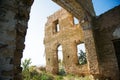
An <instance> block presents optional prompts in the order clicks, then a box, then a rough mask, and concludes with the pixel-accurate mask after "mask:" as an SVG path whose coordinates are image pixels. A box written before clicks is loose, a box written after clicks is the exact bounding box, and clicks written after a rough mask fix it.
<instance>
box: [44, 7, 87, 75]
mask: <svg viewBox="0 0 120 80" xmlns="http://www.w3.org/2000/svg"><path fill="white" fill-rule="evenodd" d="M83 37H84V36H83V30H82V27H81V26H80V25H79V24H74V21H73V16H72V15H71V14H70V13H68V12H67V11H66V10H64V9H61V10H59V11H58V12H56V13H55V14H53V15H51V16H49V17H48V22H47V23H46V26H45V40H44V43H45V52H46V62H47V66H46V70H47V71H49V72H52V73H54V74H57V73H58V68H59V66H58V51H57V49H58V47H59V46H60V45H61V46H62V49H63V51H62V52H63V63H64V66H65V70H66V71H67V72H68V73H77V74H80V73H81V72H82V73H88V69H87V65H85V66H84V67H85V68H86V69H83V70H82V67H81V68H80V66H77V65H78V56H77V45H78V44H80V43H83V42H84V38H83ZM84 67H83V68H84Z"/></svg>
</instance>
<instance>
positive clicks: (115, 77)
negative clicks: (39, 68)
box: [44, 0, 120, 80]
mask: <svg viewBox="0 0 120 80" xmlns="http://www.w3.org/2000/svg"><path fill="white" fill-rule="evenodd" d="M86 1H87V0H86ZM64 2H66V4H67V3H68V2H67V1H64ZM57 3H58V4H60V5H61V6H62V7H65V8H66V9H67V11H68V12H70V13H72V14H74V15H75V16H76V17H77V18H78V19H79V21H80V22H79V24H78V27H75V26H76V25H75V24H74V21H73V16H72V15H71V14H70V13H68V12H66V11H64V10H63V9H62V10H59V11H58V12H56V13H54V14H53V15H51V16H49V17H48V21H47V23H46V25H45V40H44V43H45V52H46V62H47V66H46V70H47V71H48V72H52V73H58V51H57V47H58V46H59V45H61V46H62V49H63V63H64V66H65V71H66V73H72V74H77V75H88V74H92V75H93V76H94V78H95V79H97V78H99V79H100V80H103V79H112V80H119V75H120V74H119V72H120V71H119V68H120V67H119V66H120V58H119V56H120V6H118V7H115V8H114V9H111V10H110V11H108V12H106V13H104V14H102V15H100V16H98V17H96V16H95V14H93V13H94V10H93V9H90V10H88V9H85V10H82V9H83V8H84V6H74V7H75V9H76V7H79V8H80V9H81V11H82V12H81V13H80V14H84V15H82V16H81V15H80V16H78V14H77V13H75V12H74V11H73V12H71V11H72V10H71V8H69V6H66V5H65V3H64V5H63V2H61V3H62V4H61V3H60V1H58V2H57ZM72 4H77V3H75V1H73V3H68V5H72ZM90 6H91V5H90ZM74 7H73V9H74ZM90 8H91V7H90ZM91 10H93V12H91ZM85 11H86V12H85ZM58 24H59V29H60V30H59V31H58V30H57V27H58V26H57V25H58ZM83 42H84V43H85V47H86V52H87V62H88V63H87V65H84V66H80V65H78V64H77V63H78V60H77V59H78V58H77V51H76V45H77V44H80V43H83Z"/></svg>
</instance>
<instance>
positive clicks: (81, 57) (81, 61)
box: [78, 50, 87, 65]
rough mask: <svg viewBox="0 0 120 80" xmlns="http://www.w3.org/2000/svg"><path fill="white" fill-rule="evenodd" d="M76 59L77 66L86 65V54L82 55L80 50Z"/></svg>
mask: <svg viewBox="0 0 120 80" xmlns="http://www.w3.org/2000/svg"><path fill="white" fill-rule="evenodd" d="M78 58H79V64H81V65H83V64H86V63H87V59H86V53H84V52H83V51H82V50H80V53H78Z"/></svg>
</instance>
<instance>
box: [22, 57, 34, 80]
mask: <svg viewBox="0 0 120 80" xmlns="http://www.w3.org/2000/svg"><path fill="white" fill-rule="evenodd" d="M31 63H32V62H31V59H30V58H29V59H25V60H24V61H23V62H22V67H23V71H22V74H23V79H24V80H30V79H31V77H30V71H29V66H30V64H31Z"/></svg>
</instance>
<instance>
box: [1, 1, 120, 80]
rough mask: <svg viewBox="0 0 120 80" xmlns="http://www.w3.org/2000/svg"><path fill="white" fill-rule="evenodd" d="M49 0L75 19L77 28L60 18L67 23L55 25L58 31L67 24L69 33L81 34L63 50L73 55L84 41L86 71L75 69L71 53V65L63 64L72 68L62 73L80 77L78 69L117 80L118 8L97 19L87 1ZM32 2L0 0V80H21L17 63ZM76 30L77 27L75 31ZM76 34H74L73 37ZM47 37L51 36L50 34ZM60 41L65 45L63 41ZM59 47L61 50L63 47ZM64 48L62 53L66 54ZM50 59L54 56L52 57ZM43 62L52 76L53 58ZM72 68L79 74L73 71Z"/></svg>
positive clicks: (119, 68)
mask: <svg viewBox="0 0 120 80" xmlns="http://www.w3.org/2000/svg"><path fill="white" fill-rule="evenodd" d="M52 1H54V2H56V3H57V4H58V5H60V6H62V7H63V8H64V9H66V10H67V11H68V12H69V13H71V14H72V15H73V16H75V17H76V18H78V19H79V22H80V25H79V28H78V27H77V26H76V27H75V25H74V24H73V22H72V17H70V16H71V15H68V16H69V17H70V22H66V20H65V18H64V17H63V19H64V20H65V21H63V22H66V23H67V24H66V23H65V24H59V25H65V26H63V27H61V26H60V28H61V29H60V31H61V30H62V29H65V28H68V27H69V26H68V24H69V25H71V26H70V28H71V29H69V30H71V31H72V32H75V31H78V30H80V33H81V34H82V35H83V36H81V37H79V38H78V37H75V35H73V36H72V37H75V39H74V40H72V39H70V40H71V41H74V42H70V43H69V44H68V43H66V44H68V46H67V47H69V49H71V50H72V51H69V52H70V53H71V52H73V48H75V47H74V45H76V43H81V42H84V43H85V46H86V51H87V61H88V64H87V65H86V66H87V67H88V68H86V69H87V70H86V71H85V70H84V68H85V67H86V66H84V67H82V68H81V69H80V68H78V66H76V63H77V59H75V57H76V55H74V53H75V52H73V53H71V54H70V55H74V56H73V59H71V60H72V61H71V63H72V64H70V63H67V64H69V66H70V68H72V69H69V67H68V68H66V71H67V72H74V73H76V74H80V73H81V72H82V71H81V70H83V72H84V74H86V73H89V74H91V75H94V77H95V78H102V77H107V78H110V79H112V80H119V72H120V57H119V56H120V6H118V7H116V8H114V9H112V10H110V11H108V12H106V13H104V14H102V15H101V16H99V17H96V16H95V13H94V9H93V7H92V2H91V0H52ZM32 3H33V0H0V80H22V76H21V71H22V68H21V67H20V65H21V63H20V62H21V58H22V52H23V49H24V40H25V35H26V30H27V23H28V20H29V13H30V8H31V5H32ZM69 13H68V14H69ZM68 16H67V17H66V19H67V18H68ZM53 20H54V19H53ZM58 21H61V20H58ZM58 21H56V24H57V22H58ZM63 22H59V23H63ZM46 25H47V24H46ZM73 27H75V28H73ZM76 28H78V30H77V29H76ZM74 29H75V30H74ZM65 30H66V29H65ZM60 31H59V32H60ZM66 31H68V30H66ZM82 32H83V33H82ZM48 33H49V32H48ZM76 33H77V32H75V33H73V34H76ZM78 33H79V32H78ZM55 34H56V36H58V35H60V34H59V33H58V32H57V33H56V31H55V32H54V35H55ZM64 34H65V33H64ZM50 35H52V33H51V34H50ZM65 35H68V34H65ZM69 35H72V33H69ZM76 36H78V34H76ZM62 39H63V38H62ZM79 40H80V41H79ZM64 41H66V42H68V41H67V40H64ZM45 42H48V41H45ZM63 43H64V42H62V41H61V42H59V43H58V42H57V40H56V41H55V44H58V45H59V44H60V45H64V44H63ZM46 44H47V43H46ZM55 44H54V43H53V44H52V46H54V45H55ZM71 45H72V46H71ZM55 47H57V45H55ZM62 47H63V48H64V47H65V46H62ZM51 48H53V47H51ZM46 49H47V47H46ZM64 49H66V48H64ZM64 49H63V51H66V50H64ZM75 49H76V48H75ZM75 49H74V50H75ZM48 50H49V49H48ZM52 50H53V51H54V50H56V49H55V48H54V49H52ZM75 51H76V50H75ZM53 53H55V52H53ZM63 53H65V52H63ZM52 55H53V54H52ZM64 56H65V57H66V58H65V59H68V57H70V56H69V55H67V54H64ZM52 57H56V55H55V56H52ZM47 59H48V60H50V61H52V62H51V63H47V64H50V65H48V67H49V68H50V69H49V68H48V69H47V70H49V71H51V72H55V73H56V72H57V66H56V64H55V65H54V64H53V63H56V62H54V61H53V60H54V59H55V60H56V58H52V59H51V57H50V58H49V56H48V58H47ZM65 59H64V60H65ZM48 60H47V61H48ZM74 60H75V61H74ZM65 61H66V60H65ZM64 63H66V62H64ZM53 65H54V66H55V67H54V66H53ZM65 66H67V65H65ZM73 68H74V69H73ZM75 69H76V70H78V71H80V72H76V71H73V70H75ZM53 70H54V71H53ZM100 80H104V79H100Z"/></svg>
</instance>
